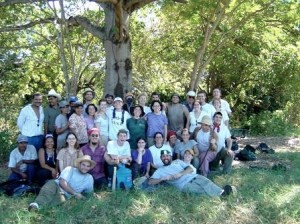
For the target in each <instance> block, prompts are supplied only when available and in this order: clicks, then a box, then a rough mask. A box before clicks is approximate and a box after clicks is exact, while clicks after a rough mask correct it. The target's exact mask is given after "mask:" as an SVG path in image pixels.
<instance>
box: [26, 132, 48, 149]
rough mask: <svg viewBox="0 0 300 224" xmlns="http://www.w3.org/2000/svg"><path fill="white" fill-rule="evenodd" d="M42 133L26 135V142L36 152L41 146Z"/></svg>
mask: <svg viewBox="0 0 300 224" xmlns="http://www.w3.org/2000/svg"><path fill="white" fill-rule="evenodd" d="M43 141H44V135H37V136H32V137H28V144H29V145H33V146H34V147H35V149H36V151H37V152H38V151H39V149H40V148H42V147H43Z"/></svg>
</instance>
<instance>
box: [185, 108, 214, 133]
mask: <svg viewBox="0 0 300 224" xmlns="http://www.w3.org/2000/svg"><path fill="white" fill-rule="evenodd" d="M205 115H207V116H210V115H209V114H208V113H206V112H205V111H201V113H200V115H199V117H198V118H196V117H195V113H194V111H192V112H190V128H189V132H190V133H193V131H194V130H195V128H196V127H197V126H198V122H200V121H201V120H202V118H203V116H205Z"/></svg>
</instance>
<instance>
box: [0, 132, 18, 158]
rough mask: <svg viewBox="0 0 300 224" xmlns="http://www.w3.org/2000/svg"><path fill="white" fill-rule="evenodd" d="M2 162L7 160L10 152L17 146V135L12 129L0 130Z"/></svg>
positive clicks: (0, 155) (0, 156)
mask: <svg viewBox="0 0 300 224" xmlns="http://www.w3.org/2000/svg"><path fill="white" fill-rule="evenodd" d="M0 142H1V144H0V162H1V163H2V162H7V161H8V159H9V153H10V151H11V149H12V148H14V146H15V142H16V136H15V133H13V132H12V131H10V130H7V129H6V130H0Z"/></svg>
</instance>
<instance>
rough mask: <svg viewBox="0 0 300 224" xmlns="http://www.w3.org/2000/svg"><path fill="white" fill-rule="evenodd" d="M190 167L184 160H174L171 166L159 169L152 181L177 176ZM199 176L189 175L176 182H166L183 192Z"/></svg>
mask: <svg viewBox="0 0 300 224" xmlns="http://www.w3.org/2000/svg"><path fill="white" fill-rule="evenodd" d="M188 166H189V165H188V164H186V163H185V162H183V161H182V160H179V159H177V160H174V161H173V162H172V163H171V164H170V165H168V166H162V167H159V168H158V169H157V170H156V171H155V172H154V174H153V175H152V176H151V178H152V179H160V178H162V177H165V176H169V175H175V174H176V173H179V172H182V171H183V170H184V169H185V168H186V167H188ZM196 176H197V174H195V173H189V174H185V175H183V176H181V177H180V178H178V179H176V180H168V181H166V182H167V183H168V184H171V185H173V186H175V187H176V188H178V189H179V190H182V188H183V187H184V186H185V185H186V184H187V183H189V182H190V181H191V180H192V179H193V178H195V177H196Z"/></svg>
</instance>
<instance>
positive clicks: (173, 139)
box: [167, 131, 180, 159]
mask: <svg viewBox="0 0 300 224" xmlns="http://www.w3.org/2000/svg"><path fill="white" fill-rule="evenodd" d="M179 143H180V140H179V139H178V138H177V135H176V132H175V131H168V134H167V145H169V146H170V148H171V150H172V154H173V159H176V158H175V157H174V156H176V154H175V153H174V150H175V147H176V145H177V144H179Z"/></svg>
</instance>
